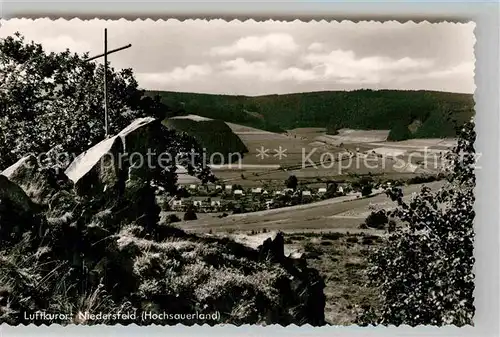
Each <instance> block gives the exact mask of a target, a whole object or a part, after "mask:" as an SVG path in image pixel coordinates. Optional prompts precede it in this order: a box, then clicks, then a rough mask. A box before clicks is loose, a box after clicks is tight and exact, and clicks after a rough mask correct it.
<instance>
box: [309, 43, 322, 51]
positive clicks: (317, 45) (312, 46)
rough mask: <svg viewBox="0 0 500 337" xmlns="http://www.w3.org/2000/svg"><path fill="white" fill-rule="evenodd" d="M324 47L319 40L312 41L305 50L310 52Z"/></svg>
mask: <svg viewBox="0 0 500 337" xmlns="http://www.w3.org/2000/svg"><path fill="white" fill-rule="evenodd" d="M324 49H325V45H324V44H323V43H320V42H313V43H311V44H310V45H309V47H307V50H309V51H312V52H321V51H323V50H324Z"/></svg>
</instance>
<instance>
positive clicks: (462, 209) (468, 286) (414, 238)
mask: <svg viewBox="0 0 500 337" xmlns="http://www.w3.org/2000/svg"><path fill="white" fill-rule="evenodd" d="M457 134H458V135H459V138H458V145H457V147H456V148H454V149H453V151H452V152H451V153H450V156H449V158H450V159H451V162H452V165H451V167H452V169H451V170H450V172H449V174H448V177H447V178H448V184H447V185H445V186H444V187H443V188H441V189H440V190H438V191H436V192H435V193H432V192H431V190H430V189H429V188H428V187H424V188H422V190H421V192H420V194H419V195H417V196H416V197H415V198H413V199H412V200H411V201H410V202H409V203H407V202H405V201H404V200H403V193H402V191H401V189H399V188H393V189H392V190H388V191H387V194H388V195H389V196H390V197H391V199H392V200H394V201H396V202H397V203H398V207H397V208H396V209H395V210H394V211H392V212H391V213H392V214H391V215H393V216H394V217H397V218H399V219H400V220H401V221H402V222H403V224H404V225H405V226H403V227H398V228H395V231H394V232H393V233H392V234H391V235H390V237H389V238H388V240H387V241H386V243H385V244H384V245H381V246H380V248H379V249H377V250H376V251H375V253H374V255H372V256H371V257H370V264H371V267H370V268H369V273H368V275H369V278H370V280H371V281H372V282H373V283H374V284H375V285H377V286H379V287H380V290H381V302H382V306H381V308H380V310H378V311H377V312H374V311H373V309H370V310H367V311H366V315H364V316H363V315H362V316H361V317H360V322H361V324H367V323H374V324H377V323H381V324H394V325H400V324H409V325H411V326H415V325H418V324H423V325H427V324H432V325H448V324H452V325H458V326H461V325H466V324H472V318H473V315H474V303H473V291H474V275H473V273H472V268H473V264H474V256H473V241H474V240H473V237H474V231H473V219H474V209H473V204H474V194H473V192H474V191H473V189H474V185H475V175H474V165H475V159H476V157H475V156H474V154H475V151H474V146H473V144H474V140H475V137H476V134H475V132H474V123H473V122H469V123H466V124H465V125H464V126H463V127H461V128H459V129H458V130H457Z"/></svg>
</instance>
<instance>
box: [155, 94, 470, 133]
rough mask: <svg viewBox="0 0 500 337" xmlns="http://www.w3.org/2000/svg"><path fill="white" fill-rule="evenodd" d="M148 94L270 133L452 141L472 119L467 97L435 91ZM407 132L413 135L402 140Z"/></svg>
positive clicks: (196, 112)
mask: <svg viewBox="0 0 500 337" xmlns="http://www.w3.org/2000/svg"><path fill="white" fill-rule="evenodd" d="M149 94H151V95H152V94H158V95H159V96H160V97H161V100H162V102H163V103H164V104H166V105H167V106H174V107H175V106H182V107H183V109H184V110H185V112H186V113H189V114H197V115H200V116H205V117H209V118H215V119H221V120H224V121H228V122H234V123H239V124H243V125H247V126H252V127H257V128H260V129H265V130H268V131H279V130H284V129H293V128H297V127H327V126H332V127H335V128H336V129H339V128H353V129H379V130H393V132H392V133H393V134H394V139H400V138H402V137H403V138H407V137H410V138H429V137H433V138H434V137H435V138H440V137H454V136H456V134H455V128H454V126H455V123H457V124H463V123H464V122H466V121H468V120H469V119H470V117H471V116H472V115H473V114H474V112H473V111H474V100H473V97H472V95H471V94H460V93H448V92H438V91H402V90H376V91H375V90H356V91H324V92H309V93H296V94H285V95H268V96H257V97H248V96H230V95H211V94H195V93H178V92H161V91H154V92H151V91H150V92H149ZM449 116H450V117H451V120H449V119H448V118H449ZM409 126H411V127H410V129H412V131H410V130H409V132H408V134H406V133H407V132H406V131H405V130H407V129H408V127H409ZM400 133H401V134H402V135H399V134H400Z"/></svg>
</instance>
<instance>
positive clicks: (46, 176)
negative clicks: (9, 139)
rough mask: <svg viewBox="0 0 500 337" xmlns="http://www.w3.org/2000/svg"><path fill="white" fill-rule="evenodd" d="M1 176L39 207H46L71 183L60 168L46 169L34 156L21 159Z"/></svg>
mask: <svg viewBox="0 0 500 337" xmlns="http://www.w3.org/2000/svg"><path fill="white" fill-rule="evenodd" d="M1 175H3V176H5V177H7V178H8V179H9V180H10V181H12V182H14V183H16V184H17V185H19V187H21V188H22V189H23V191H24V192H25V193H26V194H27V195H28V197H30V198H31V200H32V201H33V202H34V203H36V204H39V205H45V206H46V205H48V204H49V201H50V199H51V198H52V197H53V196H54V195H55V194H56V193H58V192H59V191H61V190H68V189H71V187H72V182H71V181H70V180H69V179H68V177H67V176H66V175H65V174H64V172H63V171H62V170H61V169H60V168H57V167H55V168H54V167H46V166H45V165H43V164H41V163H40V161H39V160H38V159H37V157H35V156H34V155H27V156H25V157H23V158H21V159H20V160H18V161H17V162H16V163H14V164H13V165H12V166H10V167H8V168H7V169H5V170H4V171H3V172H2V174H1Z"/></svg>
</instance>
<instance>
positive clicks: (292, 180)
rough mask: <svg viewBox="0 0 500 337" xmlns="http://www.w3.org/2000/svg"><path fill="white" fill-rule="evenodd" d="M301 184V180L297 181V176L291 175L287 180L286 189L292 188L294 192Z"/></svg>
mask: <svg viewBox="0 0 500 337" xmlns="http://www.w3.org/2000/svg"><path fill="white" fill-rule="evenodd" d="M298 183H299V180H298V179H297V177H296V176H294V175H291V176H289V177H288V178H287V179H286V180H285V186H286V188H292V189H294V190H296V189H297V185H298Z"/></svg>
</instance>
